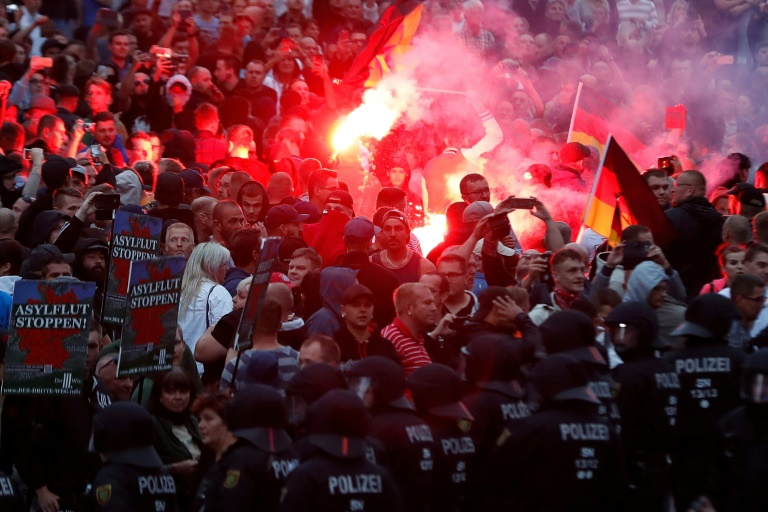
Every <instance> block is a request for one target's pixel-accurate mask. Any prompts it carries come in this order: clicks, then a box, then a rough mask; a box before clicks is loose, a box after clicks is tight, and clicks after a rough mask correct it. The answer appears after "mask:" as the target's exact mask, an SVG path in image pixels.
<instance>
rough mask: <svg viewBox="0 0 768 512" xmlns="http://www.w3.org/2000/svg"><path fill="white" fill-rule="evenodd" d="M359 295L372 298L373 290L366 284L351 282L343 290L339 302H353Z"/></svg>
mask: <svg viewBox="0 0 768 512" xmlns="http://www.w3.org/2000/svg"><path fill="white" fill-rule="evenodd" d="M360 297H368V298H369V299H373V292H372V291H371V290H370V289H369V288H368V287H367V286H364V285H362V284H353V285H352V286H350V287H349V288H347V289H346V290H345V291H344V295H342V296H341V304H342V305H344V304H349V303H350V302H354V301H355V300H356V299H358V298H360Z"/></svg>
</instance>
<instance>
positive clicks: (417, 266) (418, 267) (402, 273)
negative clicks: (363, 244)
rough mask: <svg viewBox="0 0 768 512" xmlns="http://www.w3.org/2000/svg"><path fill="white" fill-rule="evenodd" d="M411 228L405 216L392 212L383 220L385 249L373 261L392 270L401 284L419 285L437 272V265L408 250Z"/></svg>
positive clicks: (374, 256) (382, 238)
mask: <svg viewBox="0 0 768 512" xmlns="http://www.w3.org/2000/svg"><path fill="white" fill-rule="evenodd" d="M410 235H411V228H410V226H409V225H408V220H407V218H406V217H405V214H404V213H403V212H401V211H399V210H390V211H388V212H387V213H385V214H384V216H383V217H382V218H381V232H380V233H379V238H381V243H382V245H383V247H384V249H383V250H382V251H381V252H378V253H376V254H374V255H372V256H371V261H372V262H374V263H376V264H378V265H381V266H383V267H384V268H388V269H390V270H391V271H392V272H394V273H395V274H396V275H397V278H398V279H399V280H400V284H403V283H417V282H418V281H419V278H420V277H421V276H423V275H424V274H426V273H427V272H433V271H435V270H437V269H436V268H435V265H434V264H433V263H432V262H431V261H429V260H428V259H427V258H424V257H422V256H421V255H420V254H419V253H418V252H416V251H414V250H413V249H410V248H408V240H409V238H410Z"/></svg>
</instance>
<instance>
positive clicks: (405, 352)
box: [381, 318, 432, 377]
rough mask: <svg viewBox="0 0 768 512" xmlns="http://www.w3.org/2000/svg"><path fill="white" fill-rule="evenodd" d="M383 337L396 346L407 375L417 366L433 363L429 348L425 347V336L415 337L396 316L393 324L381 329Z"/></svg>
mask: <svg viewBox="0 0 768 512" xmlns="http://www.w3.org/2000/svg"><path fill="white" fill-rule="evenodd" d="M381 337H382V338H385V339H388V340H389V341H391V342H392V345H394V346H395V350H397V355H398V356H400V361H401V362H402V363H403V372H404V373H405V376H406V377H407V376H409V375H410V374H411V373H413V372H414V370H416V369H417V368H421V367H422V366H426V365H428V364H430V363H432V359H430V357H429V354H427V349H426V348H424V338H422V337H418V338H416V337H414V335H413V334H411V331H409V330H408V327H406V326H405V324H404V323H403V322H401V321H400V319H399V318H395V320H394V321H393V322H392V323H391V324H389V325H388V326H386V327H385V328H384V329H382V330H381Z"/></svg>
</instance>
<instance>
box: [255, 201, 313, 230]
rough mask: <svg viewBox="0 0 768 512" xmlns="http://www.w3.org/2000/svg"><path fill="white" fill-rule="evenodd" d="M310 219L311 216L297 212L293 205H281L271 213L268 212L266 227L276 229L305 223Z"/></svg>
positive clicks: (273, 208)
mask: <svg viewBox="0 0 768 512" xmlns="http://www.w3.org/2000/svg"><path fill="white" fill-rule="evenodd" d="M308 218H309V215H307V214H301V213H299V212H297V211H296V209H295V208H294V207H293V206H291V205H288V204H279V205H277V206H273V207H272V208H270V209H269V212H267V216H266V218H265V219H264V226H266V227H267V228H276V227H277V226H280V225H282V224H297V223H300V222H304V221H305V220H307V219H308Z"/></svg>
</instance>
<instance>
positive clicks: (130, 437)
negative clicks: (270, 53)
mask: <svg viewBox="0 0 768 512" xmlns="http://www.w3.org/2000/svg"><path fill="white" fill-rule="evenodd" d="M154 432H155V429H154V427H153V425H152V417H151V416H150V415H149V412H147V410H146V409H144V408H143V407H142V406H140V405H138V404H135V403H133V402H119V403H115V404H112V405H110V406H109V407H107V408H106V409H104V411H102V412H100V413H99V414H97V415H96V417H95V418H94V419H93V446H94V448H95V449H96V451H97V452H99V454H100V455H101V456H102V457H103V458H104V459H105V460H106V464H105V465H104V466H103V467H102V468H101V470H100V471H99V472H98V473H97V474H96V477H95V478H94V480H93V496H92V499H91V506H92V510H98V511H104V512H112V511H114V512H120V511H129V510H175V507H176V496H175V495H176V484H175V482H174V481H173V477H172V476H171V475H169V474H168V473H167V471H166V470H165V469H164V468H163V462H162V461H161V460H160V456H159V455H158V454H157V452H156V451H155V448H154V446H153V444H154Z"/></svg>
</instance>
